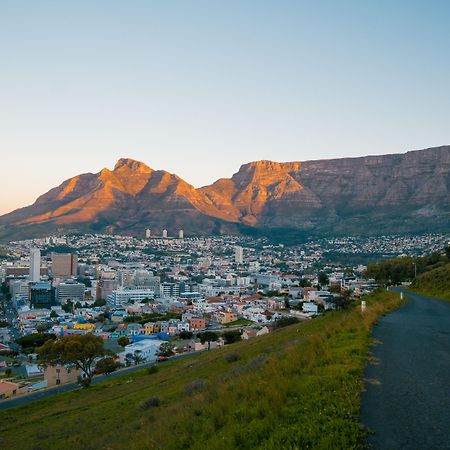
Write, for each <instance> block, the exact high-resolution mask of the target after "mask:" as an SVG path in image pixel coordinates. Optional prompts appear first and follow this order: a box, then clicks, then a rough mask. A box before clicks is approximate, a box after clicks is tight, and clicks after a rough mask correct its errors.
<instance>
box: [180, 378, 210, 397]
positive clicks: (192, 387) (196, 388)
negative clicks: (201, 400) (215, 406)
mask: <svg viewBox="0 0 450 450" xmlns="http://www.w3.org/2000/svg"><path fill="white" fill-rule="evenodd" d="M206 386H207V382H206V380H202V379H198V380H193V381H191V382H190V383H188V384H187V385H186V386H185V388H184V393H185V394H186V395H194V394H196V393H197V392H202V391H203V390H204V389H205V388H206Z"/></svg>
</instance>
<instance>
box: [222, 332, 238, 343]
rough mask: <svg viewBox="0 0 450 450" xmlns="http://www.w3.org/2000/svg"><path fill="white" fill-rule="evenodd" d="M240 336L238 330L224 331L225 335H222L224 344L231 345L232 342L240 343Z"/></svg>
mask: <svg viewBox="0 0 450 450" xmlns="http://www.w3.org/2000/svg"><path fill="white" fill-rule="evenodd" d="M241 334H242V333H241V332H240V331H239V330H230V331H225V333H223V339H224V341H225V344H233V343H234V342H238V341H240V340H241V339H242V337H241Z"/></svg>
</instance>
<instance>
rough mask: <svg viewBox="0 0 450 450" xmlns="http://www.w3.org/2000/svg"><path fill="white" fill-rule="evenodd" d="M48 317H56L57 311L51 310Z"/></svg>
mask: <svg viewBox="0 0 450 450" xmlns="http://www.w3.org/2000/svg"><path fill="white" fill-rule="evenodd" d="M50 317H51V318H52V319H54V318H55V317H58V313H57V312H56V311H52V312H51V313H50Z"/></svg>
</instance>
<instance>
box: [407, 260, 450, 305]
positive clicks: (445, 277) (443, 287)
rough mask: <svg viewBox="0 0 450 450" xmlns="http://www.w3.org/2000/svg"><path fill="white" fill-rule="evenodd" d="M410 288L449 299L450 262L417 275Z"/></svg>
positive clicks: (419, 292) (420, 292)
mask: <svg viewBox="0 0 450 450" xmlns="http://www.w3.org/2000/svg"><path fill="white" fill-rule="evenodd" d="M410 290H411V291H413V292H417V293H418V294H423V295H428V296H431V297H438V298H442V299H444V300H450V263H449V264H446V265H444V266H441V267H438V268H437V269H433V270H430V271H429V272H425V273H423V274H422V275H419V276H418V277H417V279H416V280H415V281H414V282H413V283H412V284H411V288H410Z"/></svg>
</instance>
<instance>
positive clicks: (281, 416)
mask: <svg viewBox="0 0 450 450" xmlns="http://www.w3.org/2000/svg"><path fill="white" fill-rule="evenodd" d="M366 301H367V305H368V307H367V310H366V311H365V312H364V313H362V312H361V311H360V309H359V308H357V307H354V308H351V309H349V310H346V311H337V312H331V313H328V314H326V315H325V316H321V317H318V318H316V319H314V320H312V321H308V322H304V323H301V324H295V325H291V326H289V327H286V328H283V329H280V330H278V331H275V332H273V333H271V334H268V335H264V336H261V337H259V338H254V339H252V340H249V341H242V342H239V343H236V344H232V345H230V346H227V347H225V348H224V349H221V350H214V351H211V352H209V353H204V354H200V355H196V356H194V357H192V358H186V359H180V360H177V361H172V362H168V363H165V364H162V365H160V366H159V368H160V370H159V371H158V372H157V373H153V374H151V375H149V374H147V372H146V371H145V370H143V371H140V372H138V373H136V374H134V375H132V376H131V375H125V376H124V377H121V378H115V379H111V380H110V381H107V382H105V383H102V384H99V385H95V386H93V387H91V388H89V389H88V390H83V391H76V392H71V393H67V394H62V395H58V396H55V397H52V398H49V399H45V400H42V401H38V402H33V403H30V404H29V405H27V406H25V407H22V408H16V409H12V410H7V411H4V412H1V413H0V447H1V448H14V449H15V450H19V449H34V450H37V449H46V450H47V449H63V448H70V449H83V450H89V449H123V448H126V449H182V448H193V449H205V448H207V449H230V448H241V449H250V448H264V449H279V448H284V449H290V448H291V449H294V448H311V449H312V448H314V449H334V448H345V449H358V448H363V447H364V445H363V441H364V436H365V432H364V430H363V429H362V427H361V426H360V423H359V408H360V392H361V390H362V388H363V382H362V373H363V368H364V364H365V362H366V359H367V356H368V347H369V345H370V343H371V339H370V337H369V335H370V332H371V329H372V327H373V325H374V323H375V322H376V321H377V320H378V318H379V317H380V316H381V315H382V314H384V313H386V312H388V311H390V310H392V309H394V308H396V307H398V306H399V305H400V303H401V301H400V298H399V295H398V294H394V293H390V292H378V293H376V294H373V295H371V296H368V297H366ZM230 353H233V354H235V355H236V354H237V355H239V357H238V358H235V357H233V358H230V357H227V355H229V354H230ZM156 397H157V398H158V406H157V407H152V408H147V409H143V408H142V404H143V403H142V402H145V400H146V399H151V398H156Z"/></svg>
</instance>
